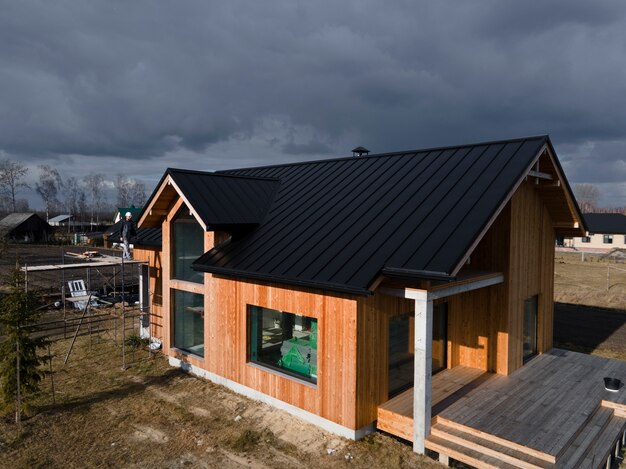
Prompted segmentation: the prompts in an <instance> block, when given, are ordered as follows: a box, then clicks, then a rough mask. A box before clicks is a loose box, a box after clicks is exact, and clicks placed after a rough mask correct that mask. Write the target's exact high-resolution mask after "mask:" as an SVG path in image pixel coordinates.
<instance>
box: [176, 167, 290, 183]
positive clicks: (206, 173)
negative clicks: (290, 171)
mask: <svg viewBox="0 0 626 469" xmlns="http://www.w3.org/2000/svg"><path fill="white" fill-rule="evenodd" d="M166 173H169V174H172V173H187V174H196V175H198V176H218V177H227V178H237V179H254V180H257V181H279V178H275V177H260V176H247V175H237V174H223V173H221V172H219V171H201V170H196V169H181V168H167V169H166Z"/></svg>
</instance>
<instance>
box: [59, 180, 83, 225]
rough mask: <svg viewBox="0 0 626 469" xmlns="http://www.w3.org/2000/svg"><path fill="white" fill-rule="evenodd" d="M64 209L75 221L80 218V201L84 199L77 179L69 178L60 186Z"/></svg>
mask: <svg viewBox="0 0 626 469" xmlns="http://www.w3.org/2000/svg"><path fill="white" fill-rule="evenodd" d="M62 189H63V190H62V192H63V196H64V202H65V208H66V210H67V211H68V213H69V214H70V215H73V216H74V218H75V219H76V218H77V217H78V218H81V213H80V212H81V206H80V204H81V200H84V199H85V191H84V190H83V188H82V187H81V186H80V183H79V181H78V179H77V178H76V177H74V176H70V177H68V178H67V179H66V180H65V183H64V184H63V186H62Z"/></svg>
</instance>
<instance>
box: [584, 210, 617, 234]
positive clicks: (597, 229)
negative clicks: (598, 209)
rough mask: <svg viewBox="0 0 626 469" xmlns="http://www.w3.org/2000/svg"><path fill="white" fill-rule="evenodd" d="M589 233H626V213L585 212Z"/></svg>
mask: <svg viewBox="0 0 626 469" xmlns="http://www.w3.org/2000/svg"><path fill="white" fill-rule="evenodd" d="M583 217H585V224H586V225H587V229H588V230H589V233H602V234H626V215H622V214H621V213H585V214H584V215H583Z"/></svg>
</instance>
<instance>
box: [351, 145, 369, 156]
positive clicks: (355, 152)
mask: <svg viewBox="0 0 626 469" xmlns="http://www.w3.org/2000/svg"><path fill="white" fill-rule="evenodd" d="M369 152H370V151H369V150H368V149H367V148H365V147H356V148H353V149H352V156H363V155H367V154H368V153H369Z"/></svg>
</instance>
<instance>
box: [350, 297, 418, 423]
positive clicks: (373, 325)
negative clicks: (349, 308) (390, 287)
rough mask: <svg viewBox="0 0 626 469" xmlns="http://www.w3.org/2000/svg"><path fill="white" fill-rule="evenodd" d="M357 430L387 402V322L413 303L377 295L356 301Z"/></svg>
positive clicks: (372, 419) (410, 308)
mask: <svg viewBox="0 0 626 469" xmlns="http://www.w3.org/2000/svg"><path fill="white" fill-rule="evenodd" d="M357 302H358V306H357V318H358V319H357V324H356V325H357V363H358V366H357V369H356V374H357V428H360V427H363V426H364V425H367V424H369V423H371V422H373V421H374V420H376V414H377V409H378V405H379V404H381V403H383V402H385V401H386V400H387V399H389V395H388V385H389V368H388V360H389V358H388V347H389V320H390V319H391V318H392V317H393V316H396V315H399V314H402V313H406V312H407V311H411V312H412V311H415V303H414V302H413V301H412V300H406V299H403V298H397V297H393V296H386V295H382V294H380V293H377V294H375V295H374V296H371V297H367V298H359V299H358V300H357Z"/></svg>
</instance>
